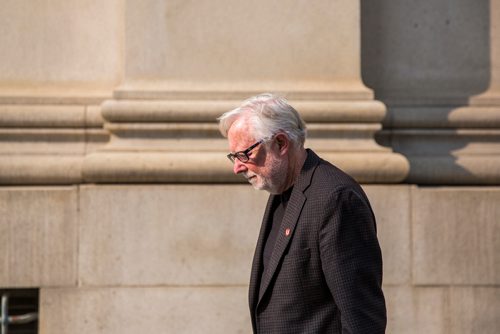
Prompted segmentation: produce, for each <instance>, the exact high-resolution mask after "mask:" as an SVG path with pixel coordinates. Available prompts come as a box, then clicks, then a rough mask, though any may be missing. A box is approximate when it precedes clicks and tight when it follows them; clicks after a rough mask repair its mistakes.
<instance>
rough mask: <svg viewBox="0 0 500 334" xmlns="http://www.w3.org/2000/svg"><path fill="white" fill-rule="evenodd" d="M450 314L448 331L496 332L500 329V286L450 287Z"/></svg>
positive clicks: (457, 332) (461, 333)
mask: <svg viewBox="0 0 500 334" xmlns="http://www.w3.org/2000/svg"><path fill="white" fill-rule="evenodd" d="M450 314H451V319H450V320H451V331H450V333H454V334H466V333H481V334H496V333H498V331H499V329H500V287H498V286H497V287H453V288H451V291H450Z"/></svg>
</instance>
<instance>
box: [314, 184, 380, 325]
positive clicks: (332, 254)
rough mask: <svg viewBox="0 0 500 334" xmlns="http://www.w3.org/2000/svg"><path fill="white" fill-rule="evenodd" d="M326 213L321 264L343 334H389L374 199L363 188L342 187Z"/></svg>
mask: <svg viewBox="0 0 500 334" xmlns="http://www.w3.org/2000/svg"><path fill="white" fill-rule="evenodd" d="M324 213H325V215H324V216H323V220H322V224H321V227H320V231H319V248H320V249H319V250H320V257H321V265H322V270H323V273H324V276H325V278H326V281H327V285H328V288H329V289H330V292H331V294H332V296H333V298H334V300H335V303H336V305H337V307H338V308H339V310H340V314H341V322H342V333H349V334H360V333H369V334H378V333H385V327H386V308H385V300H384V295H383V293H382V288H381V285H382V254H381V251H380V246H379V243H378V240H377V234H376V226H375V218H374V215H373V212H372V210H371V208H370V205H369V203H368V200H367V199H366V197H365V196H364V194H363V193H360V191H359V190H358V189H352V188H342V189H337V190H336V191H334V192H333V193H331V194H330V197H329V200H328V201H327V207H326V208H325V211H324Z"/></svg>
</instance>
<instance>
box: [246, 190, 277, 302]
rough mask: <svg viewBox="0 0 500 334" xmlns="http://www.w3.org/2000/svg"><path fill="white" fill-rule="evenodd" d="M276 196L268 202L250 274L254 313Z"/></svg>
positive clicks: (250, 296)
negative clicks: (267, 234) (267, 232)
mask: <svg viewBox="0 0 500 334" xmlns="http://www.w3.org/2000/svg"><path fill="white" fill-rule="evenodd" d="M275 198H276V196H274V195H271V196H269V199H268V200H267V206H266V211H265V212H264V217H263V218H262V224H261V227H260V233H259V238H258V239H257V246H256V247H255V254H254V257H253V262H252V272H251V274H250V286H249V289H248V301H249V304H250V310H251V311H252V312H253V311H254V310H255V306H256V304H257V297H258V294H259V288H260V280H261V277H262V267H263V265H262V253H263V252H264V242H265V237H266V231H267V230H268V229H269V228H270V224H271V222H272V221H271V209H272V207H273V203H274V200H275Z"/></svg>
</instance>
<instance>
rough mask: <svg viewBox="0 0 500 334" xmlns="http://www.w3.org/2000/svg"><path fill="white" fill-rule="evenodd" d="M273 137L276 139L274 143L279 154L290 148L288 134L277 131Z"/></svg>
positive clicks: (286, 151)
mask: <svg viewBox="0 0 500 334" xmlns="http://www.w3.org/2000/svg"><path fill="white" fill-rule="evenodd" d="M274 139H275V140H276V144H278V149H279V151H280V155H285V154H287V153H288V150H289V149H290V139H289V138H288V136H287V135H286V134H284V133H278V134H277V135H276V136H275V137H274Z"/></svg>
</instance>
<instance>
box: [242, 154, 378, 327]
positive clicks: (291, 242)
mask: <svg viewBox="0 0 500 334" xmlns="http://www.w3.org/2000/svg"><path fill="white" fill-rule="evenodd" d="M307 152H308V153H307V154H308V156H307V159H306V161H305V163H304V166H303V168H302V171H301V174H300V176H299V178H298V180H297V181H296V182H295V185H294V188H293V191H292V194H291V197H290V200H289V202H288V206H287V209H286V211H285V214H284V217H283V221H282V223H281V226H280V231H279V234H278V236H277V238H276V244H275V247H274V250H273V253H272V256H271V259H270V260H269V264H268V268H267V270H266V272H262V271H263V270H262V253H263V249H264V243H265V240H264V239H265V236H266V233H267V231H268V230H269V228H270V225H271V218H272V217H271V214H270V213H271V212H270V211H271V207H272V205H273V201H274V200H275V197H276V196H273V195H271V196H270V197H269V201H268V204H267V208H266V211H265V214H264V218H263V222H262V227H261V230H260V235H259V239H258V241H257V247H256V250H255V256H254V260H253V265H252V272H251V278H250V290H249V303H250V314H251V318H252V327H253V331H254V333H259V334H262V333H264V334H279V333H288V334H300V333H314V334H322V333H344V334H345V333H353V334H359V333H369V334H378V333H384V332H385V326H386V308H385V301H384V296H383V293H382V289H381V285H382V255H381V252H380V247H379V243H378V240H377V235H376V226H375V217H374V215H373V212H372V210H371V207H370V204H369V202H368V199H367V197H366V195H365V193H364V192H363V190H362V189H361V187H360V186H359V185H358V183H357V182H356V181H354V180H353V179H352V178H351V177H350V176H348V175H347V174H345V173H344V172H342V171H341V170H340V169H338V168H336V167H335V166H333V165H332V164H330V163H328V162H326V161H324V160H322V159H320V158H319V157H318V156H317V155H316V154H315V153H314V152H313V151H311V150H307ZM261 280H262V281H261Z"/></svg>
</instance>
